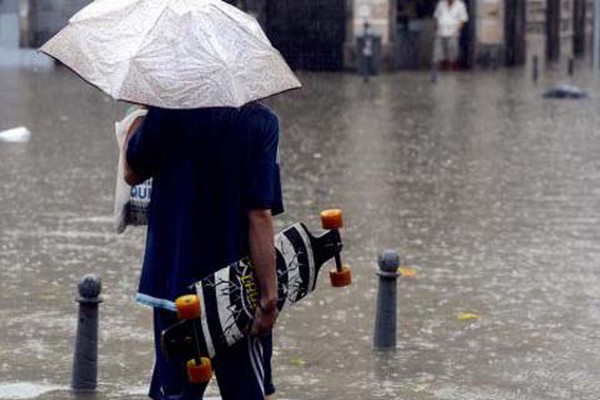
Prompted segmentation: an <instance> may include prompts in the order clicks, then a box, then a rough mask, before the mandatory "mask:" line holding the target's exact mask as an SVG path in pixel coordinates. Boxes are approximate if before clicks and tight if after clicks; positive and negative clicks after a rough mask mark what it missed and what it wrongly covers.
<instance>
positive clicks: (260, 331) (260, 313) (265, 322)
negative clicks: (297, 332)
mask: <svg viewBox="0 0 600 400" xmlns="http://www.w3.org/2000/svg"><path fill="white" fill-rule="evenodd" d="M276 304H277V303H276V302H275V305H273V306H272V307H269V308H264V309H263V308H262V307H259V306H258V305H257V307H256V312H255V313H254V321H253V322H252V327H251V328H250V334H251V335H254V336H261V337H264V336H268V335H269V334H270V333H271V331H272V330H273V327H274V326H275V322H276V321H277V316H278V314H279V312H278V311H277V306H276Z"/></svg>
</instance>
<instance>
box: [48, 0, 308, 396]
mask: <svg viewBox="0 0 600 400" xmlns="http://www.w3.org/2000/svg"><path fill="white" fill-rule="evenodd" d="M41 50H42V51H44V52H45V53H47V54H49V55H51V56H53V57H55V58H57V59H58V60H60V61H61V62H62V63H64V64H66V65H67V66H68V67H70V68H71V69H73V70H74V71H75V72H77V73H78V74H79V75H80V76H81V77H83V78H84V79H85V80H87V81H89V82H90V83H92V84H93V85H95V86H97V87H99V88H100V89H102V90H104V91H105V92H106V93H108V94H110V95H111V96H112V97H114V98H115V99H120V100H124V101H128V102H131V103H135V104H140V105H144V106H146V107H148V114H147V116H146V117H145V120H143V121H142V120H141V119H138V120H137V121H136V123H135V124H134V126H132V127H131V129H129V137H128V140H127V146H124V151H125V152H126V159H127V166H126V173H125V178H126V180H127V182H128V183H130V184H136V183H138V182H141V181H143V180H145V179H147V178H149V177H152V178H153V190H152V197H151V206H150V216H149V222H148V234H147V241H146V251H145V257H144V263H143V268H142V274H141V278H140V284H139V289H138V294H137V300H138V302H140V303H142V304H145V305H149V306H151V307H153V309H154V327H155V343H156V346H155V347H156V349H155V350H156V363H155V366H154V372H153V376H152V381H151V385H150V392H149V396H150V397H151V398H153V399H157V400H167V399H170V400H171V399H180V400H187V399H201V398H202V396H203V393H204V390H205V388H206V384H192V383H190V382H189V381H188V379H187V376H186V370H185V364H184V363H183V361H181V362H180V361H178V360H167V359H166V358H165V357H163V355H162V352H161V351H160V332H161V331H162V330H163V329H164V328H166V327H167V326H169V325H171V324H173V323H174V322H175V316H174V313H173V312H172V310H173V309H174V303H173V301H174V299H176V298H177V297H178V296H180V295H181V294H185V293H187V292H188V290H189V289H188V288H189V286H190V285H191V284H192V283H194V282H196V281H198V280H200V279H202V277H203V276H205V275H208V274H210V273H213V272H215V271H216V270H217V269H219V268H220V267H222V266H225V265H227V264H229V263H231V262H233V261H236V260H238V259H239V258H241V257H242V256H244V255H246V254H250V258H251V260H252V261H253V264H254V265H255V266H256V267H255V268H256V279H257V281H258V284H259V287H260V298H259V301H258V307H257V310H256V315H255V319H254V323H253V325H252V327H251V335H249V336H248V339H247V340H242V341H240V342H239V343H237V344H236V345H234V346H233V347H232V348H231V351H229V352H227V353H226V354H219V355H217V357H215V359H214V360H213V366H214V369H215V373H216V376H217V381H218V384H219V388H220V392H221V396H222V398H223V400H263V399H264V398H265V396H268V395H271V394H272V392H273V391H274V388H273V387H272V383H271V382H270V363H269V357H270V356H269V353H270V351H271V346H272V343H271V338H270V333H271V330H272V328H273V326H274V324H275V321H276V319H277V311H276V305H277V289H276V279H277V278H276V275H275V250H274V244H273V237H274V232H273V222H272V217H273V216H274V215H277V214H279V213H281V212H283V202H282V196H281V183H280V174H279V164H278V142H279V124H278V119H277V116H276V115H275V113H274V112H273V111H272V110H270V109H269V108H268V107H266V106H265V105H263V104H261V103H259V102H258V100H260V99H263V98H266V97H269V96H272V95H275V94H277V93H281V92H284V91H288V90H291V89H296V88H299V87H300V83H299V82H298V80H297V79H296V77H295V76H294V74H293V73H292V72H291V70H290V69H289V67H288V66H287V64H286V63H285V62H284V60H283V58H282V57H281V55H280V54H279V52H278V51H276V50H275V49H274V48H273V47H272V46H271V43H270V42H269V40H268V39H267V38H266V35H265V34H264V33H263V32H262V30H261V29H260V26H259V25H258V23H257V22H256V20H254V19H253V18H251V17H249V16H248V15H246V14H244V13H243V12H241V11H240V10H238V9H236V8H235V7H233V6H230V5H228V4H226V3H224V2H222V1H220V0H194V1H191V0H187V1H186V0H161V1H157V0H118V1H117V0H102V1H96V2H93V3H91V4H90V5H89V6H87V7H86V8H84V9H83V10H82V11H80V12H79V13H78V14H76V15H75V16H74V17H73V18H72V19H71V20H70V23H69V25H68V26H67V27H65V28H64V29H63V30H62V31H60V32H59V33H58V34H57V35H56V36H55V37H54V38H52V39H51V40H50V41H49V42H48V43H46V44H45V45H44V46H43V47H42V49H41ZM265 385H266V386H265Z"/></svg>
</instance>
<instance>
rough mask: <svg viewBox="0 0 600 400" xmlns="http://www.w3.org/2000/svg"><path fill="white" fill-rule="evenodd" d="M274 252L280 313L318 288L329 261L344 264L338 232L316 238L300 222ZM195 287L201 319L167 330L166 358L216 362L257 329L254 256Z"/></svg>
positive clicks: (164, 338) (281, 237) (281, 238)
mask: <svg viewBox="0 0 600 400" xmlns="http://www.w3.org/2000/svg"><path fill="white" fill-rule="evenodd" d="M275 248H276V255H277V262H276V268H277V289H278V295H279V301H278V304H277V308H278V310H279V312H280V313H281V312H282V311H283V310H285V309H286V308H287V307H288V306H289V305H291V304H294V303H296V302H298V301H300V300H301V299H303V298H304V297H306V296H307V295H308V294H309V293H310V292H312V291H313V290H314V289H315V285H316V283H317V276H318V274H319V270H320V269H321V267H322V266H323V265H324V264H325V262H327V261H328V260H330V259H332V258H336V263H337V264H338V265H340V266H341V264H340V251H341V250H342V241H341V237H340V234H339V231H338V230H337V229H332V230H329V231H326V232H325V233H323V234H322V235H320V236H313V235H312V234H311V233H310V232H309V230H308V229H307V228H306V226H305V225H304V224H302V223H296V224H294V225H292V226H290V227H288V228H287V229H285V230H283V231H282V232H280V233H279V234H277V235H276V236H275ZM348 283H349V282H348ZM194 289H195V292H196V294H197V295H198V298H199V301H200V309H201V312H200V317H199V318H197V319H182V320H181V321H179V322H177V323H176V324H174V325H172V326H171V327H169V328H167V329H165V330H164V331H163V332H162V347H163V352H164V353H165V355H166V356H167V357H173V356H179V357H196V356H197V355H198V354H202V355H205V356H206V357H209V358H212V357H214V356H215V355H216V354H218V353H220V352H222V351H223V350H225V349H227V348H228V347H230V346H232V345H234V344H235V343H237V342H238V341H240V340H241V339H243V338H244V337H245V336H247V335H248V332H249V331H250V328H251V326H252V321H253V318H254V314H255V310H256V306H257V301H258V299H259V293H258V284H257V282H256V281H255V278H254V273H253V266H252V264H251V262H250V260H249V258H244V259H242V260H240V261H238V262H235V263H233V264H231V265H229V266H227V267H225V268H223V269H221V270H219V271H217V272H216V273H214V274H212V275H209V276H207V277H206V278H204V279H202V280H201V281H199V282H197V283H196V284H195V285H194Z"/></svg>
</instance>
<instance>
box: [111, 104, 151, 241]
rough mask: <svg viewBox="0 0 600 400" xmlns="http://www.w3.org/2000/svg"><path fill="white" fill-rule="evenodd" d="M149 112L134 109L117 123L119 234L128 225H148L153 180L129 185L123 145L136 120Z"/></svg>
mask: <svg viewBox="0 0 600 400" xmlns="http://www.w3.org/2000/svg"><path fill="white" fill-rule="evenodd" d="M147 112H148V111H147V110H145V109H140V108H136V109H133V110H132V111H130V112H129V113H128V114H127V115H126V116H125V118H123V119H122V120H121V121H119V122H116V123H115V135H116V137H117V144H118V145H119V164H118V166H117V187H116V189H115V211H114V213H115V229H116V231H117V233H122V232H123V231H124V230H125V228H126V227H127V226H128V225H132V226H139V225H147V224H148V212H149V210H150V195H151V193H152V179H148V180H147V181H145V182H143V183H140V184H139V185H136V186H133V187H132V186H130V185H128V184H127V182H125V178H124V176H125V160H124V159H123V157H124V155H123V145H124V144H125V137H126V133H127V130H128V129H129V127H130V126H131V124H132V123H133V121H135V120H136V118H138V117H143V116H145V115H146V114H147Z"/></svg>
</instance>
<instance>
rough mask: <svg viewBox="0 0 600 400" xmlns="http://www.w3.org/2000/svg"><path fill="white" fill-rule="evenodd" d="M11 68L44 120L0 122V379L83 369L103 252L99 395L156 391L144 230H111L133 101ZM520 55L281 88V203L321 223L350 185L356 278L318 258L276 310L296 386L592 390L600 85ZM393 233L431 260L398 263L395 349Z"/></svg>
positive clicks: (310, 391) (419, 394) (559, 393)
mask: <svg viewBox="0 0 600 400" xmlns="http://www.w3.org/2000/svg"><path fill="white" fill-rule="evenodd" d="M1 74H2V79H0V105H1V107H0V130H2V129H8V128H10V127H14V126H20V125H24V126H26V127H27V128H28V129H29V130H30V131H31V133H32V135H31V139H30V141H29V142H28V143H24V144H19V145H14V144H6V143H0V159H1V160H2V162H1V164H0V180H1V181H2V185H1V186H0V201H1V203H2V205H3V206H2V209H0V304H1V305H2V306H1V307H0V319H1V320H2V321H3V324H2V326H1V327H0V332H1V335H0V338H1V339H0V360H2V361H0V381H2V382H50V383H51V384H56V385H62V386H64V385H65V384H67V383H68V382H69V381H70V369H71V365H70V363H71V359H72V347H73V343H72V341H73V336H74V331H75V315H76V303H75V301H74V298H75V296H76V285H77V282H78V280H79V278H80V277H81V276H82V275H84V274H85V273H88V272H96V273H99V274H100V275H101V276H102V278H103V280H104V284H103V287H104V293H103V296H104V299H105V302H104V303H103V304H102V306H101V343H100V365H99V370H100V380H101V387H100V391H99V394H98V395H97V396H98V398H99V399H120V398H125V397H127V398H139V399H142V398H144V397H145V395H144V394H145V387H146V385H147V383H148V379H149V374H150V369H151V366H152V361H153V355H152V352H151V346H152V339H151V337H150V325H151V322H150V314H149V312H148V311H147V310H145V309H142V308H140V307H138V306H135V305H134V303H133V295H134V292H135V289H136V285H137V279H138V276H139V265H140V261H141V256H142V251H143V244H144V232H143V231H142V230H140V229H137V230H135V229H134V230H131V231H128V232H127V233H126V234H125V235H124V236H119V237H118V236H116V235H114V234H113V222H112V219H111V217H110V214H111V212H112V202H113V197H112V196H113V190H114V185H115V182H114V177H115V166H116V161H117V154H116V151H117V148H116V144H115V141H114V135H113V132H112V122H113V121H114V120H115V119H116V118H118V117H119V116H120V115H121V113H122V112H123V109H124V108H125V107H124V106H123V105H120V104H115V103H113V102H111V101H109V100H107V99H106V98H105V97H104V96H102V95H101V94H99V93H98V92H97V91H96V90H94V89H92V88H89V87H87V86H85V85H83V84H81V83H80V82H79V81H78V80H77V79H76V78H74V77H72V76H71V75H69V74H68V73H66V72H65V71H58V72H55V73H52V74H48V75H44V74H39V75H36V74H28V73H17V72H6V71H4V72H1ZM527 75H528V74H527V73H526V71H524V70H512V71H511V70H508V71H496V72H476V73H473V74H448V75H441V76H440V79H439V81H438V83H437V84H436V85H432V84H431V83H430V82H429V76H428V74H427V73H403V74H396V75H391V76H385V77H380V78H378V79H375V80H373V82H372V83H371V84H368V85H365V84H363V83H362V81H361V80H360V78H358V77H355V76H352V75H338V74H322V75H312V74H304V75H301V78H302V80H303V82H304V90H303V91H302V92H297V93H290V94H287V95H285V96H282V97H280V98H277V99H274V100H272V101H271V104H272V106H273V107H274V108H275V109H276V110H277V112H278V113H279V114H280V116H281V120H282V123H281V126H282V140H281V145H282V148H281V160H282V170H283V178H284V196H285V201H286V208H287V211H286V214H285V215H284V216H283V217H282V218H280V219H279V220H278V222H277V223H278V226H279V227H283V226H284V225H286V224H288V223H291V222H294V221H295V220H298V219H301V220H304V221H306V222H307V223H308V224H309V226H311V227H313V228H315V229H317V227H318V226H319V225H318V212H319V211H320V210H321V209H322V208H326V207H331V206H339V207H342V208H343V209H344V210H345V219H346V226H345V228H344V230H343V232H342V235H343V237H344V239H345V244H346V247H345V254H344V258H345V260H346V261H347V262H348V263H350V264H351V265H352V266H353V271H354V281H355V284H354V285H353V286H352V287H351V288H349V289H341V290H340V289H333V288H330V287H329V286H328V282H327V277H326V276H325V275H326V273H322V278H321V280H320V282H319V283H318V290H317V291H316V293H315V294H314V295H312V297H309V298H308V299H306V300H305V301H304V302H302V303H300V304H298V306H297V307H296V308H295V309H293V310H291V311H290V312H289V313H288V314H286V315H283V316H282V317H281V319H280V322H279V325H278V328H277V332H276V349H275V357H274V364H275V366H274V367H275V371H276V376H275V381H276V384H277V386H278V388H279V391H280V393H281V396H282V397H288V398H297V399H323V398H327V399H345V398H347V397H348V395H349V394H351V397H352V398H357V399H371V398H373V399H398V398H402V399H481V398H485V399H517V398H518V399H548V398H572V397H576V398H578V399H590V400H591V399H596V398H597V393H598V392H599V391H600V383H598V380H597V376H596V375H597V371H598V370H599V368H600V362H599V361H598V358H597V357H595V351H591V350H594V349H596V348H597V347H598V346H599V344H600V343H599V340H600V339H599V337H598V336H599V335H598V334H597V333H596V332H598V329H597V328H598V326H599V325H600V312H599V311H598V310H599V309H600V308H599V306H600V300H599V299H600V289H599V288H600V285H599V283H600V282H599V280H600V278H599V276H598V273H597V272H596V263H595V261H596V260H597V259H598V257H599V256H600V244H599V243H600V240H599V239H600V200H599V199H600V196H599V194H600V165H599V162H598V154H599V147H600V141H599V140H598V134H597V132H598V126H599V124H598V123H599V116H598V113H597V112H596V110H597V107H598V103H597V101H596V100H594V99H591V100H586V101H583V102H576V101H553V100H545V99H542V98H541V92H542V86H543V85H544V84H548V85H549V84H550V83H553V82H552V81H551V79H550V78H547V79H548V81H547V82H542V83H541V84H540V87H539V88H536V87H535V86H533V84H532V83H530V82H529V81H528V80H527V78H528V76H527ZM582 76H583V75H582ZM579 79H580V81H576V82H575V83H577V84H579V85H581V86H585V87H586V88H588V91H589V92H590V93H594V90H593V89H597V86H598V84H597V82H596V81H593V80H589V81H588V80H586V79H587V78H586V77H585V76H583V77H582V78H579ZM384 248H392V249H396V250H398V251H399V252H400V253H401V254H402V255H403V257H404V258H405V259H406V260H407V262H408V264H409V265H410V266H411V267H413V268H415V269H416V270H417V276H416V278H415V279H403V280H400V281H399V283H398V306H399V317H398V321H399V330H398V349H397V351H395V352H384V353H380V352H374V351H373V350H372V329H373V321H374V305H375V301H376V287H377V278H376V276H375V274H374V271H375V268H376V257H377V254H378V252H379V251H380V250H382V249H384ZM461 312H472V313H475V314H477V315H478V316H479V318H477V319H473V320H461V319H459V318H458V317H457V316H458V314H459V313H461ZM216 394H217V391H216V388H215V387H214V384H213V385H212V386H211V389H210V390H209V395H211V396H214V395H216ZM61 396H63V398H64V393H63V394H62V395H61ZM51 397H55V398H61V397H60V396H59V395H53V394H52V393H51V392H50V393H47V394H44V398H51ZM0 398H3V397H2V396H1V395H0Z"/></svg>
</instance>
